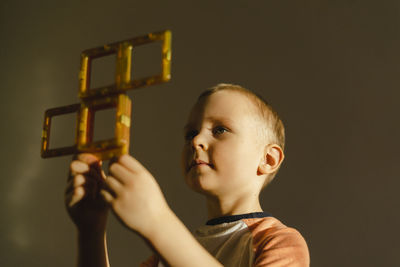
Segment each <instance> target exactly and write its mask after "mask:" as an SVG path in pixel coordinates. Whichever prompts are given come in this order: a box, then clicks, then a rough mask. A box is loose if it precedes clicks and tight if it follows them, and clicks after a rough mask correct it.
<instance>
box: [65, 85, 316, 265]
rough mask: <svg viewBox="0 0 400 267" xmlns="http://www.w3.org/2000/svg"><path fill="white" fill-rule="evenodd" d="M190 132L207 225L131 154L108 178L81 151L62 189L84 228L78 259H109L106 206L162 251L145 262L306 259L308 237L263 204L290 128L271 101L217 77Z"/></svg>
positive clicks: (187, 171)
mask: <svg viewBox="0 0 400 267" xmlns="http://www.w3.org/2000/svg"><path fill="white" fill-rule="evenodd" d="M184 135H185V144H184V148H183V153H182V166H183V174H184V177H185V181H186V183H187V184H188V185H189V187H190V188H191V189H193V190H194V191H196V192H199V193H201V194H203V195H204V196H205V198H206V203H207V209H208V217H209V221H208V222H207V225H205V226H203V227H201V228H199V229H198V230H197V231H196V232H195V235H196V238H195V237H193V235H191V234H190V232H189V231H188V230H187V229H186V227H185V226H184V225H183V224H182V222H181V221H180V220H179V219H178V218H177V217H176V216H175V214H174V213H173V212H172V211H171V209H170V208H169V206H168V204H167V202H166V201H165V199H164V197H163V194H162V192H161V190H160V188H159V186H158V184H157V182H156V181H155V179H154V178H153V176H152V175H151V174H150V173H149V172H148V171H147V170H146V169H145V168H144V167H143V166H142V165H141V164H140V163H139V162H138V161H136V160H135V159H134V158H132V157H131V156H129V155H124V156H121V157H120V158H119V159H118V161H117V162H116V163H114V164H112V165H111V166H110V168H109V172H110V176H108V177H105V175H104V173H103V172H102V170H101V162H99V161H98V160H97V159H96V158H95V157H94V156H93V155H90V154H81V155H78V158H77V160H74V161H73V162H72V163H71V166H70V179H69V184H68V186H67V190H66V198H65V199H66V206H67V210H68V212H69V214H70V217H71V218H72V220H73V221H74V223H75V224H76V226H77V230H78V266H85V267H86V266H108V258H107V246H106V241H105V228H106V225H105V224H106V219H107V209H108V207H110V208H111V210H112V211H113V212H114V214H115V215H116V216H117V218H119V219H120V221H121V222H122V223H123V224H124V225H125V226H126V227H128V228H129V229H132V230H134V231H135V232H137V233H138V234H140V235H141V236H143V237H144V238H145V239H146V240H147V241H148V242H149V243H150V245H151V246H152V247H153V249H154V250H155V251H156V253H157V255H154V256H152V257H150V258H149V259H148V260H147V261H146V262H144V263H143V264H142V266H164V265H170V266H185V267H186V266H202V267H204V266H207V267H208V266H221V264H223V265H225V266H308V265H309V254H308V249H307V245H306V243H305V241H304V239H303V238H302V236H301V235H300V234H299V233H298V232H297V231H296V230H294V229H292V228H288V227H286V226H285V225H283V224H282V223H281V222H280V221H278V220H277V219H275V218H273V217H271V216H269V215H268V214H267V213H264V212H263V211H262V209H261V206H260V203H259V193H260V191H261V190H262V188H264V187H265V185H267V184H268V183H269V182H270V181H271V180H272V178H273V177H274V175H275V174H276V172H277V171H278V169H279V167H280V165H281V163H282V160H283V158H284V154H283V147H284V128H283V124H282V122H281V120H280V119H279V117H278V116H277V114H276V113H275V112H274V111H273V110H272V108H271V107H270V106H269V105H268V104H266V102H264V101H263V100H262V99H261V98H259V97H257V96H256V95H255V94H254V93H252V92H250V91H248V90H247V89H244V88H242V87H240V86H237V85H231V84H220V85H217V86H216V87H214V88H212V89H210V90H208V91H206V92H204V93H203V94H202V95H201V96H200V97H199V99H198V100H197V102H196V104H195V105H194V107H193V109H192V111H191V113H190V116H189V119H188V123H187V125H186V126H185V134H184ZM200 243H201V245H200Z"/></svg>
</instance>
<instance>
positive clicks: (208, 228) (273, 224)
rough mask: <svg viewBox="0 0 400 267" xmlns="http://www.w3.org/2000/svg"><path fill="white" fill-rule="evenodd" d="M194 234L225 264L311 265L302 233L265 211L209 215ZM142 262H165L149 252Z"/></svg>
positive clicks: (146, 264) (246, 266) (145, 265)
mask: <svg viewBox="0 0 400 267" xmlns="http://www.w3.org/2000/svg"><path fill="white" fill-rule="evenodd" d="M194 236H195V237H196V239H197V240H198V241H199V243H200V244H202V245H203V246H204V247H205V248H206V249H207V251H208V252H209V253H210V254H211V255H213V256H214V257H215V258H216V259H217V260H218V261H219V262H221V263H222V264H223V265H224V266H229V267H230V266H237V267H249V266H257V267H259V266H268V267H278V266H279V267H281V266H288V267H306V266H309V265H310V258H309V252H308V248H307V244H306V242H305V240H304V238H303V237H302V236H301V234H300V233H299V232H298V231H297V230H295V229H293V228H290V227H287V226H285V225H284V224H283V223H281V222H280V221H279V220H277V219H276V218H274V217H271V216H270V215H268V214H267V213H264V212H256V213H248V214H242V215H231V216H224V217H220V218H216V219H212V220H210V221H208V222H207V224H206V225H204V226H202V227H200V228H198V229H197V230H196V231H195V232H194ZM141 266H142V267H150V266H151V267H153V266H154V267H155V266H164V265H163V264H162V263H161V262H160V261H159V260H158V258H157V257H156V256H152V257H151V258H149V259H148V260H147V261H146V262H144V263H142V265H141Z"/></svg>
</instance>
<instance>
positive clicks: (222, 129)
mask: <svg viewBox="0 0 400 267" xmlns="http://www.w3.org/2000/svg"><path fill="white" fill-rule="evenodd" d="M227 131H228V129H226V128H225V127H222V126H217V127H215V128H214V129H213V134H215V135H219V134H223V133H225V132H227Z"/></svg>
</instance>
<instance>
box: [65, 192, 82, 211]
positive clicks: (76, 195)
mask: <svg viewBox="0 0 400 267" xmlns="http://www.w3.org/2000/svg"><path fill="white" fill-rule="evenodd" d="M84 196H85V189H84V188H83V187H77V188H74V190H73V191H71V192H69V193H68V194H67V195H66V197H65V202H66V204H67V206H68V207H72V206H74V205H75V204H76V203H78V202H79V201H81V200H82V198H83V197H84Z"/></svg>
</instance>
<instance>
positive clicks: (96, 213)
mask: <svg viewBox="0 0 400 267" xmlns="http://www.w3.org/2000/svg"><path fill="white" fill-rule="evenodd" d="M104 179H105V175H104V173H103V171H102V169H101V161H100V160H98V159H97V158H96V157H95V156H94V155H91V154H80V155H78V157H77V159H75V160H73V161H72V162H71V165H70V172H69V177H68V184H67V188H66V190H65V205H66V208H67V211H68V213H69V215H70V217H71V219H72V221H73V222H74V223H75V225H76V226H77V228H78V230H79V231H86V232H87V231H93V230H94V231H96V230H98V231H104V230H105V226H106V221H107V213H108V212H107V210H108V208H107V205H106V203H105V202H104V200H103V198H102V197H101V196H100V194H99V191H100V188H101V186H102V185H103V184H104Z"/></svg>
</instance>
